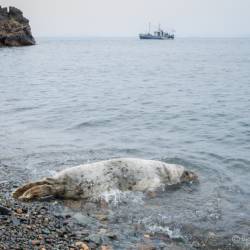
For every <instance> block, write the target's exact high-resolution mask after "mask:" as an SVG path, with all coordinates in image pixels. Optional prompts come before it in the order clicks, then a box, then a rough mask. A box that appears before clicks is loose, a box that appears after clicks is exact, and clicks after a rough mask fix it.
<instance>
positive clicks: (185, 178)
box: [180, 170, 198, 182]
mask: <svg viewBox="0 0 250 250" xmlns="http://www.w3.org/2000/svg"><path fill="white" fill-rule="evenodd" d="M180 181H181V182H193V181H195V182H196V181H198V175H197V174H195V173H194V172H192V171H187V170H185V171H184V172H183V174H182V176H181V178H180Z"/></svg>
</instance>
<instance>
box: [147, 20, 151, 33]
mask: <svg viewBox="0 0 250 250" xmlns="http://www.w3.org/2000/svg"><path fill="white" fill-rule="evenodd" d="M150 31H151V23H150V22H149V23H148V34H150Z"/></svg>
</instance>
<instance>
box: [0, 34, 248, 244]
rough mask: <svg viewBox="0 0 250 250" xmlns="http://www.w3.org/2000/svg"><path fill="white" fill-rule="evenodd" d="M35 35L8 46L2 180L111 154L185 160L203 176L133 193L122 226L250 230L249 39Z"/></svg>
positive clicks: (1, 62) (0, 81) (121, 212)
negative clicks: (24, 43) (155, 191)
mask: <svg viewBox="0 0 250 250" xmlns="http://www.w3.org/2000/svg"><path fill="white" fill-rule="evenodd" d="M37 40H38V43H37V45H36V46H32V47H20V48H1V49H0V128H1V129H0V164H4V165H5V166H6V168H5V169H8V173H5V172H3V173H2V174H1V176H0V180H1V181H6V179H15V178H16V179H18V178H19V177H20V176H21V175H24V178H25V181H29V180H34V179H38V178H40V177H43V176H48V175H51V174H53V173H54V172H55V171H58V170H61V169H64V168H66V167H70V166H74V165H77V164H82V163H86V162H92V161H98V160H103V159H110V158H114V157H140V158H145V159H156V160H162V161H165V162H168V163H177V164H182V165H184V166H185V167H186V168H188V169H191V170H193V171H195V172H196V173H197V174H198V175H199V179H200V183H199V184H198V185H191V186H185V187H183V188H176V189H174V190H169V191H166V192H164V193H163V194H161V195H159V196H157V197H155V198H152V199H148V200H147V199H146V198H145V199H144V202H142V197H141V196H140V195H139V196H138V199H139V201H140V202H134V200H135V199H134V198H135V197H134V196H131V197H132V202H131V199H129V198H128V199H126V201H127V202H125V203H122V204H121V205H120V207H119V206H118V207H117V204H116V206H115V207H114V208H113V209H114V210H113V217H112V218H113V222H114V225H116V226H117V227H118V228H119V226H120V228H121V227H123V229H124V230H125V229H126V228H127V231H128V232H129V230H132V229H131V228H130V229H129V225H132V224H133V223H135V222H136V223H141V224H143V225H144V226H145V228H146V229H145V230H149V231H150V230H156V231H157V230H163V231H164V230H165V231H166V232H169V230H170V227H171V228H172V229H171V230H172V231H171V232H172V234H176V232H178V234H179V233H180V230H181V229H183V228H185V227H187V225H189V226H190V225H192V226H193V227H194V228H199V230H200V231H201V232H204V231H206V232H207V231H211V232H214V233H215V234H216V235H217V234H218V235H220V236H221V237H222V238H223V237H224V238H226V239H227V240H230V239H231V238H232V237H233V236H234V235H239V237H249V228H250V212H249V211H250V39H247V38H245V39H243V38H242V39H241V38H234V39H233V38H232V39H231V38H225V39H224V38H220V39H219V38H218V39H216V38H214V39H212V38H209V39H205V38H204V39H201V38H178V39H176V40H174V41H143V40H139V39H136V38H72V39H66V38H65V39H64V38H60V39H59V38H46V39H45V38H41V39H37ZM12 172H13V173H14V174H12ZM109 197H111V196H109ZM126 197H127V195H126ZM115 199H116V201H117V197H116V198H115ZM118 200H119V199H118ZM117 218H119V219H117ZM110 223H111V224H112V219H111V222H110ZM180 234H182V237H184V238H185V237H186V238H187V237H188V234H187V233H186V234H185V230H183V232H182V233H180ZM230 237H231V238H230ZM125 240H126V241H128V238H126V239H125ZM249 241H250V240H249Z"/></svg>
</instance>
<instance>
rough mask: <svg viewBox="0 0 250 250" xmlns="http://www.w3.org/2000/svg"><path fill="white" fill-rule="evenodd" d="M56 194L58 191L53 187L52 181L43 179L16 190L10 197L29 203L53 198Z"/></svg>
mask: <svg viewBox="0 0 250 250" xmlns="http://www.w3.org/2000/svg"><path fill="white" fill-rule="evenodd" d="M57 192H58V189H57V188H55V187H54V183H53V181H52V179H45V180H43V181H37V182H31V183H28V184H26V185H24V186H22V187H20V188H18V189H16V190H15V191H14V192H13V194H12V196H13V197H14V198H15V199H18V200H22V201H29V200H34V199H39V198H45V197H48V196H55V195H56V194H57Z"/></svg>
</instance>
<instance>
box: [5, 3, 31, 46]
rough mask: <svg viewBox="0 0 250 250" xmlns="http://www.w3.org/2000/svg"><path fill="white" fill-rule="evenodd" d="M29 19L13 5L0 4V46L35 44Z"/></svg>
mask: <svg viewBox="0 0 250 250" xmlns="http://www.w3.org/2000/svg"><path fill="white" fill-rule="evenodd" d="M35 43H36V42H35V39H34V38H33V36H32V33H31V28H30V25H29V20H28V19H27V18H25V17H24V16H23V13H22V11H21V10H19V9H17V8H15V7H9V9H8V8H2V7H1V6H0V46H27V45H35Z"/></svg>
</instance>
